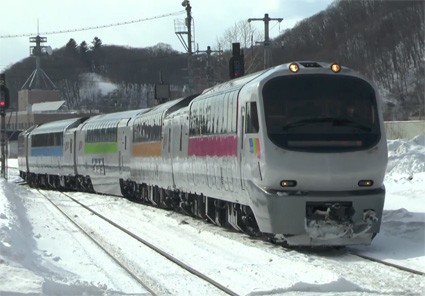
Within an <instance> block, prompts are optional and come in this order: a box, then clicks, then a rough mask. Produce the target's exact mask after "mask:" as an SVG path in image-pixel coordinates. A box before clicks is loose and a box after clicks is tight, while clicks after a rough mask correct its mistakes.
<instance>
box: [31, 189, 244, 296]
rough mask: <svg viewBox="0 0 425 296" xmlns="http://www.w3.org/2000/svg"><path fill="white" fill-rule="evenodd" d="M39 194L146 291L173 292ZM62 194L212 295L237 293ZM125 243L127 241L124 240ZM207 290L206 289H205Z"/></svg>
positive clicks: (50, 199)
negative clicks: (149, 277)
mask: <svg viewBox="0 0 425 296" xmlns="http://www.w3.org/2000/svg"><path fill="white" fill-rule="evenodd" d="M38 192H39V194H41V195H42V196H44V197H45V198H46V199H47V200H48V201H49V202H50V204H52V205H53V206H54V207H55V208H56V209H57V210H58V211H60V212H61V213H62V214H63V215H64V216H65V217H66V218H67V219H68V220H69V221H70V222H72V223H73V224H74V225H75V226H76V227H78V228H79V229H80V230H81V231H82V232H83V233H84V234H85V235H86V236H87V237H88V238H89V239H90V240H92V241H93V242H94V243H95V244H96V245H97V246H98V247H99V248H100V249H102V250H103V251H104V252H105V253H106V254H107V255H108V256H110V257H111V258H112V259H113V260H114V261H115V262H116V263H117V264H118V265H119V266H120V267H121V268H122V269H123V270H124V271H125V272H126V273H128V274H129V276H130V277H131V278H133V279H134V280H136V281H137V282H138V283H140V285H142V286H143V287H144V288H145V289H146V291H148V292H149V293H151V294H152V295H162V294H174V292H175V291H174V292H173V291H170V290H169V289H167V288H166V287H160V288H159V286H160V284H158V283H156V282H155V281H154V280H152V279H151V280H146V277H143V276H140V274H139V272H138V271H137V266H134V265H132V266H131V265H130V266H129V264H126V263H125V262H123V260H121V259H120V258H118V256H117V255H116V254H114V252H113V251H111V250H110V248H108V247H107V246H105V244H104V243H102V242H100V241H99V239H97V238H95V236H94V235H93V231H92V230H87V229H86V228H85V227H84V226H82V225H81V223H79V222H77V221H76V219H75V216H74V217H73V216H72V215H70V214H69V213H67V212H66V210H64V209H63V208H64V206H63V205H62V206H61V205H59V204H58V203H57V202H55V201H54V200H53V199H52V198H50V197H49V196H48V195H47V194H46V193H45V192H44V191H42V190H38ZM60 194H62V195H63V196H66V197H67V198H68V199H69V200H70V201H72V202H73V203H75V204H78V205H79V206H81V207H82V208H84V209H85V210H86V211H88V212H90V214H91V215H93V216H95V217H97V218H99V219H101V220H102V221H104V222H106V223H108V224H109V225H110V227H113V228H115V229H117V230H119V231H120V232H122V233H124V234H125V235H126V236H127V237H131V239H133V240H135V241H137V242H138V243H141V244H143V245H144V246H146V247H147V248H149V249H150V250H152V251H154V252H155V253H157V254H158V255H159V256H161V257H163V258H165V259H166V261H168V262H169V264H174V265H176V266H178V267H179V268H180V269H181V270H182V271H181V272H183V273H186V274H185V275H184V276H183V277H184V278H185V279H186V280H187V281H189V282H192V281H194V280H195V279H193V278H195V277H196V278H197V279H196V280H197V281H199V280H201V281H204V282H205V283H206V286H208V289H209V292H210V293H213V294H214V295H238V294H237V293H236V292H234V291H232V290H231V289H229V288H227V287H226V286H224V285H222V284H220V283H219V282H217V281H216V280H214V279H212V278H210V277H208V276H207V275H206V274H204V273H202V272H200V271H198V270H196V269H195V268H192V267H191V266H189V265H187V264H185V263H184V262H182V261H181V260H179V259H177V258H176V257H174V256H173V255H171V254H169V253H167V252H165V251H163V250H162V249H161V248H160V247H158V246H155V245H154V244H152V243H150V242H148V241H147V240H145V239H143V238H142V237H140V236H138V235H136V234H135V233H133V232H131V231H129V230H127V229H125V228H124V227H122V226H121V225H119V224H117V223H115V222H114V221H112V220H110V219H108V218H107V217H105V216H103V215H102V214H100V213H99V212H97V211H95V210H93V209H91V208H90V207H88V206H87V205H85V204H83V203H81V202H80V201H78V200H77V199H75V198H73V197H72V196H70V195H69V194H67V193H65V192H60ZM126 243H127V241H126ZM207 291H208V290H207Z"/></svg>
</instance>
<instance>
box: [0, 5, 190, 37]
mask: <svg viewBox="0 0 425 296" xmlns="http://www.w3.org/2000/svg"><path fill="white" fill-rule="evenodd" d="M183 13H185V11H184V10H180V11H177V12H172V13H167V14H162V15H158V16H153V17H147V18H143V19H138V20H132V21H127V22H119V23H113V24H107V25H100V26H92V27H85V28H77V29H69V30H59V31H50V32H41V33H26V34H17V35H0V39H3V38H17V37H31V36H34V35H38V34H41V35H54V34H63V33H73V32H81V31H88V30H95V29H103V28H110V27H117V26H123V25H129V24H135V23H140V22H145V21H151V20H156V19H160V18H165V17H169V16H174V15H179V14H183Z"/></svg>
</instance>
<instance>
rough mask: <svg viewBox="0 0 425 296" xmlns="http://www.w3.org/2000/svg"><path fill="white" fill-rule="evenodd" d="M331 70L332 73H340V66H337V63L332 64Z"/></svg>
mask: <svg viewBox="0 0 425 296" xmlns="http://www.w3.org/2000/svg"><path fill="white" fill-rule="evenodd" d="M331 70H332V72H334V73H338V72H339V71H341V66H340V65H339V64H337V63H333V64H332V65H331Z"/></svg>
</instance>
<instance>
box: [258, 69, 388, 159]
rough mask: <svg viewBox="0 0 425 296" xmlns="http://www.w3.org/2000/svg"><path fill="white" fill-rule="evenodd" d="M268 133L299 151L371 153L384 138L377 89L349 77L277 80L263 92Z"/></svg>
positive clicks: (312, 75) (323, 76)
mask: <svg viewBox="0 0 425 296" xmlns="http://www.w3.org/2000/svg"><path fill="white" fill-rule="evenodd" d="M262 95H263V104H264V113H265V114H264V115H265V121H266V129H267V135H268V137H269V139H270V140H271V141H272V142H273V143H274V144H275V145H277V146H279V147H281V148H284V149H287V150H295V151H309V152H346V151H356V150H364V149H369V148H371V147H373V146H374V145H376V144H377V143H378V142H379V140H380V138H381V132H380V123H379V117H378V106H377V102H376V94H375V90H374V88H373V87H372V86H371V85H370V83H368V82H367V81H365V80H363V79H361V78H358V77H354V76H347V75H329V74H301V75H293V76H279V77H275V78H272V79H271V80H269V81H268V82H266V83H265V85H264V87H263V89H262Z"/></svg>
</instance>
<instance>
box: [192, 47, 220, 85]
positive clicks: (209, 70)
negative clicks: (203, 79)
mask: <svg viewBox="0 0 425 296" xmlns="http://www.w3.org/2000/svg"><path fill="white" fill-rule="evenodd" d="M213 52H217V53H222V52H223V51H222V50H221V49H219V50H212V49H211V46H207V50H199V49H197V50H196V53H206V54H207V64H206V67H205V68H206V72H207V80H208V86H212V85H213V83H214V81H213V71H212V67H211V54H212V53H213Z"/></svg>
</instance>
